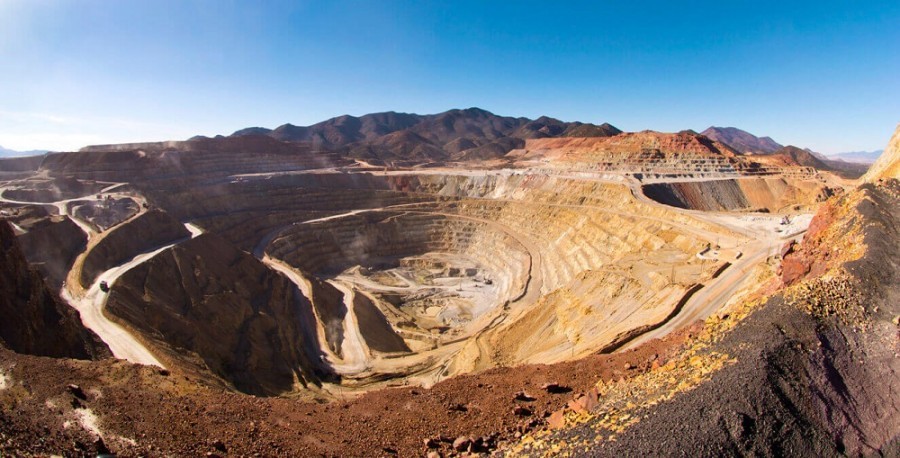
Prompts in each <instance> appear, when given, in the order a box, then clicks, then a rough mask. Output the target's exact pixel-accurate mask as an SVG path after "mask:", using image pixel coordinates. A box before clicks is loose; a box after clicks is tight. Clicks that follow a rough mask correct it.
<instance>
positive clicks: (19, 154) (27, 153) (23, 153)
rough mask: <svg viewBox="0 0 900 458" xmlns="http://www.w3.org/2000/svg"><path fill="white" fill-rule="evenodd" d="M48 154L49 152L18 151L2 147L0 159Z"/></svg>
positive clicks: (0, 148)
mask: <svg viewBox="0 0 900 458" xmlns="http://www.w3.org/2000/svg"><path fill="white" fill-rule="evenodd" d="M47 152H48V151H47V150H31V151H16V150H12V149H6V148H4V147H2V146H0V157H24V156H38V155H41V154H47Z"/></svg>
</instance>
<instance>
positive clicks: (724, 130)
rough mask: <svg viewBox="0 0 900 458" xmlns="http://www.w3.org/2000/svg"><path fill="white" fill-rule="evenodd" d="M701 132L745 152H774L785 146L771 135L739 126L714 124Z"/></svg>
mask: <svg viewBox="0 0 900 458" xmlns="http://www.w3.org/2000/svg"><path fill="white" fill-rule="evenodd" d="M700 134H701V135H704V136H706V137H708V138H710V139H712V140H715V141H717V142H720V143H725V144H726V145H728V146H730V147H732V148H734V149H735V150H737V151H740V152H741V153H744V154H748V153H751V154H772V153H774V152H775V151H778V150H779V149H781V148H783V147H784V146H783V145H781V144H779V143H778V142H776V141H775V140H772V138H770V137H757V136H755V135H753V134H751V133H750V132H747V131H744V130H741V129H738V128H737V127H716V126H712V127H709V128H708V129H706V130H704V131H703V132H700Z"/></svg>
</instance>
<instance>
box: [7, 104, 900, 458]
mask: <svg viewBox="0 0 900 458" xmlns="http://www.w3.org/2000/svg"><path fill="white" fill-rule="evenodd" d="M898 132H900V131H898ZM898 135H900V134H895V136H894V138H893V139H892V141H891V144H890V146H889V147H888V149H887V150H886V152H885V154H884V156H883V157H882V159H881V160H880V162H879V163H876V164H875V165H874V166H873V169H872V170H871V171H870V172H868V173H867V174H866V175H865V176H863V177H859V176H853V175H852V174H848V173H847V172H846V171H841V170H835V169H831V168H829V166H828V165H827V164H825V163H822V162H816V163H813V162H810V161H807V160H804V158H803V157H800V156H802V154H804V151H802V150H799V149H797V148H793V149H791V148H792V147H788V148H784V149H782V150H776V151H774V152H769V153H766V154H744V153H742V152H740V151H739V150H738V149H735V148H733V147H731V146H729V145H728V144H726V143H723V142H720V141H716V140H713V139H711V138H710V137H707V136H705V135H701V134H698V133H696V132H693V131H683V132H679V133H660V132H654V131H643V132H635V133H627V132H621V131H619V130H618V129H616V128H615V127H613V126H611V125H609V124H603V125H592V124H583V123H564V122H561V121H558V120H555V119H552V118H539V119H537V120H529V119H525V118H508V117H500V116H496V115H493V114H491V113H489V112H486V111H483V110H479V109H468V110H451V111H449V112H446V113H441V114H438V115H427V116H422V115H409V114H398V113H378V114H373V115H366V116H363V117H360V118H355V117H350V116H344V117H340V118H335V119H332V120H328V121H325V122H322V123H319V124H316V125H313V126H307V127H301V126H293V125H290V124H287V125H284V126H281V127H279V128H277V129H274V130H269V129H264V128H250V129H245V130H242V131H238V132H236V133H234V134H233V135H230V136H227V137H225V136H218V137H215V138H206V137H196V138H192V139H190V140H187V141H177V142H163V143H141V144H122V145H98V146H89V147H85V148H83V149H82V150H81V151H77V152H68V153H50V154H48V155H46V156H43V157H41V158H40V160H34V159H30V158H29V159H4V160H0V212H2V219H3V220H4V221H0V236H2V237H0V240H2V250H3V253H4V264H3V267H2V272H0V286H2V291H3V299H2V304H0V306H2V310H3V316H4V320H3V321H4V322H3V324H2V325H0V338H2V343H3V345H2V348H0V405H2V415H0V453H10V454H20V453H21V454H46V453H60V454H76V455H77V454H98V453H118V454H122V455H125V456H131V455H150V456H156V455H179V454H185V455H203V454H206V455H207V456H213V455H248V454H253V453H259V454H262V455H286V456H319V455H322V456H334V455H339V456H379V455H397V454H399V455H401V456H425V455H428V456H449V455H455V454H464V453H497V454H511V455H542V456H546V455H556V454H561V453H570V454H574V455H581V454H584V455H594V454H600V455H610V456H620V455H622V454H623V453H624V454H628V453H632V454H637V455H645V454H653V453H659V452H660V450H664V449H665V450H681V451H683V452H684V453H686V454H689V455H721V454H775V455H778V454H783V453H790V454H800V455H805V454H810V455H816V456H823V455H832V454H849V455H857V454H871V453H883V454H884V453H886V454H891V453H892V452H891V450H893V453H897V452H898V451H900V449H898V439H897V438H898V433H900V410H898V408H897V406H898V405H900V402H898V394H897V393H898V392H900V391H898V389H900V386H898V378H897V371H898V369H900V363H898V356H897V354H898V350H900V344H898V331H897V321H898V319H897V317H898V316H900V294H898V288H897V285H898V283H897V279H898V264H897V259H900V256H898V253H897V251H898V246H900V244H898V231H900V220H898V216H900V215H898V211H900V206H898V198H900V194H898V193H900V184H898V181H897V178H898V168H897V167H898V165H897V164H898V156H900V153H898V148H900V137H898ZM769 141H771V140H769ZM773 149H774V148H773ZM795 150H796V151H795ZM798 151H799V153H798Z"/></svg>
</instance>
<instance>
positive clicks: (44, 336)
mask: <svg viewBox="0 0 900 458" xmlns="http://www.w3.org/2000/svg"><path fill="white" fill-rule="evenodd" d="M0 261H2V262H0V316H2V317H3V319H2V320H0V343H2V344H4V345H5V346H7V347H8V348H10V349H12V350H14V351H16V352H19V353H28V354H32V355H38V356H52V357H56V358H76V359H99V358H105V357H109V356H111V353H110V351H109V348H107V347H106V345H104V344H103V342H102V341H101V340H100V339H99V338H98V337H97V336H96V335H95V334H94V333H93V332H91V331H90V330H88V329H86V328H85V327H84V326H83V325H82V324H81V317H80V316H79V314H78V312H77V311H76V310H75V309H73V308H72V307H69V306H68V305H67V304H65V303H64V302H62V301H61V300H60V299H59V298H58V297H57V295H56V294H54V293H52V292H51V291H50V289H49V288H47V285H46V284H45V283H44V280H43V279H42V278H41V274H40V273H38V272H37V271H36V270H35V269H33V268H31V267H29V266H28V263H27V261H26V260H25V256H24V255H23V254H22V250H21V248H20V246H19V243H18V241H17V240H16V236H15V235H14V234H13V231H12V228H11V227H10V226H9V224H8V223H7V222H5V221H0Z"/></svg>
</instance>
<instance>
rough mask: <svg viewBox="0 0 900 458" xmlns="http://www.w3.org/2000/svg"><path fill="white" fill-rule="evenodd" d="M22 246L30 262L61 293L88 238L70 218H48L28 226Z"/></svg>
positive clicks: (23, 235) (20, 238)
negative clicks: (70, 270)
mask: <svg viewBox="0 0 900 458" xmlns="http://www.w3.org/2000/svg"><path fill="white" fill-rule="evenodd" d="M19 243H20V244H21V246H22V251H23V252H24V253H25V257H26V258H28V262H29V263H31V264H32V265H34V266H35V267H37V268H38V270H39V271H40V272H41V273H42V274H44V278H45V279H46V280H47V284H48V285H49V286H50V287H52V288H53V289H54V290H59V288H60V287H61V286H62V283H63V280H65V279H66V275H67V274H68V272H69V269H70V268H71V267H72V264H73V263H74V262H75V258H77V257H78V255H79V254H81V253H82V252H83V251H84V249H85V247H87V234H85V233H84V231H82V230H81V228H80V227H78V225H77V224H75V223H74V222H73V221H72V220H71V219H69V218H68V217H49V218H45V219H42V220H41V221H39V222H37V223H36V224H33V225H31V226H28V232H26V233H24V234H22V235H20V236H19Z"/></svg>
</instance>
